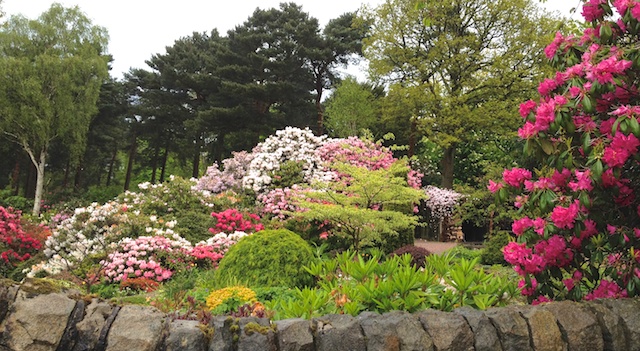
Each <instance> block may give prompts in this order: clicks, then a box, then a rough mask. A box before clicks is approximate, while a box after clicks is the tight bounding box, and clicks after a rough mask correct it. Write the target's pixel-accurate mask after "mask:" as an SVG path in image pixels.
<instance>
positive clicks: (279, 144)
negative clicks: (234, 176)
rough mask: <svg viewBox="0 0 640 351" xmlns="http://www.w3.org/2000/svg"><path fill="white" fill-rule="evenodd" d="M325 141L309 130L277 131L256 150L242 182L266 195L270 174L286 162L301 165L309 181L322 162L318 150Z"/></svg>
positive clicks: (287, 129)
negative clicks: (318, 156) (295, 162)
mask: <svg viewBox="0 0 640 351" xmlns="http://www.w3.org/2000/svg"><path fill="white" fill-rule="evenodd" d="M325 139H326V136H320V137H317V136H315V135H314V134H313V132H312V131H311V130H309V129H308V128H307V129H299V128H293V127H287V128H285V129H283V130H279V131H277V132H276V133H275V135H272V136H270V137H268V138H267V139H266V140H265V141H264V142H262V143H260V144H258V146H256V147H255V148H254V150H253V154H254V158H253V160H252V161H251V164H250V166H249V169H248V171H247V174H246V175H245V177H244V178H243V180H242V184H243V186H244V187H245V188H247V189H252V190H253V191H255V192H256V193H260V192H263V191H264V190H265V189H266V188H267V186H268V185H269V184H270V183H271V176H270V174H271V172H273V171H275V170H277V169H279V168H280V164H281V163H283V162H285V161H299V162H302V163H303V167H302V168H303V173H304V175H305V179H307V180H310V179H311V178H312V177H313V174H314V170H316V169H317V165H318V163H319V161H320V160H319V159H318V158H317V156H316V154H315V150H316V149H317V148H318V147H319V146H320V145H322V144H323V143H324V141H325Z"/></svg>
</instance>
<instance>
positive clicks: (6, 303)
mask: <svg viewBox="0 0 640 351" xmlns="http://www.w3.org/2000/svg"><path fill="white" fill-rule="evenodd" d="M17 293H18V287H17V286H15V285H10V284H8V283H5V284H3V282H2V281H0V323H2V321H3V320H4V318H5V317H6V316H7V312H9V309H11V305H13V301H14V300H15V299H16V294H17ZM0 338H1V335H0Z"/></svg>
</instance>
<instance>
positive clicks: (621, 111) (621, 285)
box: [489, 0, 640, 303]
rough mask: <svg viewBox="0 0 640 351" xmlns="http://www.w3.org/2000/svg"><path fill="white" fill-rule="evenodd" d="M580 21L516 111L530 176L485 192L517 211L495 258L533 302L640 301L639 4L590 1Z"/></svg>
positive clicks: (520, 172) (511, 174)
mask: <svg viewBox="0 0 640 351" xmlns="http://www.w3.org/2000/svg"><path fill="white" fill-rule="evenodd" d="M582 15H583V16H584V18H585V20H586V21H587V22H589V24H590V26H589V27H588V28H587V29H585V30H584V33H583V34H582V35H581V36H573V35H567V36H565V35H562V34H561V33H558V34H557V35H556V37H555V39H554V40H553V42H552V43H551V44H550V45H549V46H548V47H547V48H546V49H545V52H544V53H545V55H546V57H547V58H548V59H549V60H551V62H552V64H553V65H554V67H556V69H557V73H556V74H555V76H553V77H552V78H548V79H545V80H544V81H542V82H541V83H540V85H539V89H538V92H539V94H540V96H539V98H537V99H534V100H529V101H527V102H524V103H522V104H521V105H520V110H519V112H520V114H521V116H522V117H523V119H524V124H523V126H522V127H521V128H520V130H519V131H518V135H519V136H520V137H521V138H522V139H523V140H524V141H525V147H524V148H525V152H526V153H527V154H529V155H533V156H536V157H537V159H538V160H539V161H540V163H539V167H538V168H536V169H532V170H526V169H522V168H514V169H510V170H505V171H504V173H503V179H502V181H498V182H494V181H491V182H490V184H489V189H490V190H491V191H492V192H494V193H496V194H497V197H498V199H500V200H501V201H507V200H508V199H509V201H513V203H514V205H515V206H516V207H517V208H518V209H519V218H518V219H516V220H515V221H514V222H513V226H512V231H513V233H514V234H515V235H516V237H517V240H516V241H515V242H511V243H509V244H508V245H507V246H506V247H505V248H504V257H505V259H506V260H507V262H509V263H511V264H512V265H513V266H514V267H515V270H516V271H517V272H518V273H519V274H520V275H521V276H522V281H521V282H520V287H521V288H522V289H523V290H522V291H523V294H525V295H527V296H528V298H529V300H530V302H533V303H539V302H544V301H549V300H560V299H569V300H582V299H586V300H590V299H595V298H605V297H626V296H637V295H638V294H639V293H640V206H639V201H638V198H637V196H636V194H637V192H638V185H637V184H638V180H639V176H640V172H639V171H640V167H639V166H640V165H639V164H638V160H640V156H639V155H638V147H639V146H640V140H639V139H638V138H639V137H640V124H639V123H638V117H640V106H639V105H640V96H639V94H638V78H639V77H638V74H639V73H640V52H639V47H638V45H637V43H638V34H639V32H640V21H639V20H640V3H639V2H637V1H630V0H616V1H607V0H589V1H587V2H585V3H584V5H583V7H582Z"/></svg>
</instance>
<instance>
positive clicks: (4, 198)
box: [0, 189, 33, 212]
mask: <svg viewBox="0 0 640 351" xmlns="http://www.w3.org/2000/svg"><path fill="white" fill-rule="evenodd" d="M12 193H13V192H12V191H11V190H9V189H6V190H0V206H2V207H4V208H9V207H12V208H14V209H16V210H20V211H21V212H26V211H28V210H29V209H30V208H33V200H32V199H27V198H26V197H22V196H14V195H13V194H12Z"/></svg>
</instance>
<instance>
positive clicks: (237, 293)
mask: <svg viewBox="0 0 640 351" xmlns="http://www.w3.org/2000/svg"><path fill="white" fill-rule="evenodd" d="M231 299H235V300H237V301H235V303H233V305H236V306H229V307H230V308H228V310H234V309H235V308H237V307H239V306H241V305H243V304H245V303H247V302H250V303H254V302H256V301H257V297H256V292H255V291H253V290H251V289H249V288H247V287H244V286H228V287H226V288H223V289H220V290H215V291H212V292H211V294H210V295H209V297H207V307H208V308H209V309H211V310H214V309H216V308H219V307H221V306H222V305H223V304H230V305H231V303H230V301H229V300H231ZM234 307H235V308H234ZM225 312H228V311H225Z"/></svg>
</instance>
